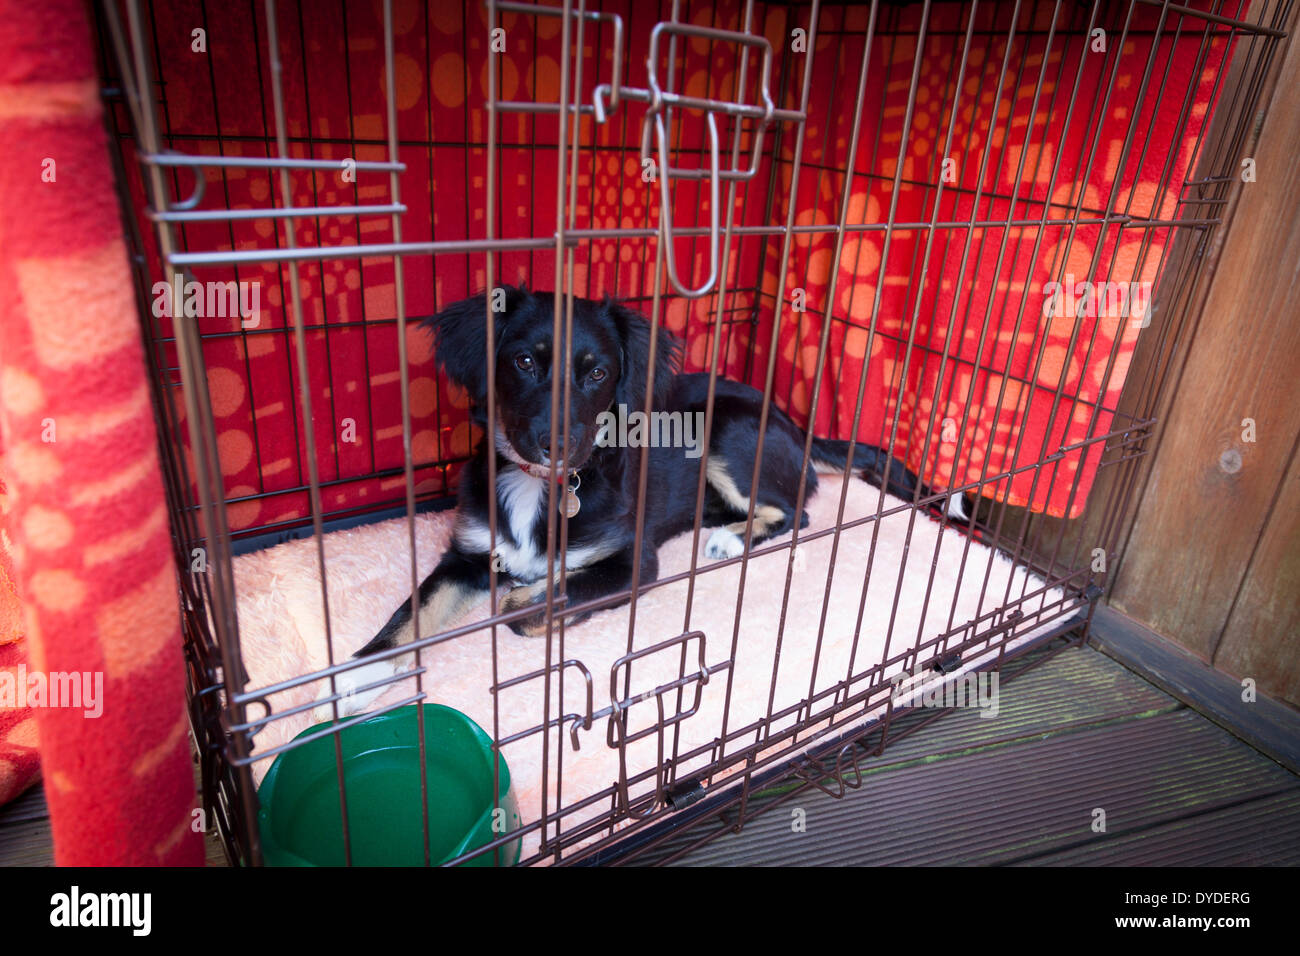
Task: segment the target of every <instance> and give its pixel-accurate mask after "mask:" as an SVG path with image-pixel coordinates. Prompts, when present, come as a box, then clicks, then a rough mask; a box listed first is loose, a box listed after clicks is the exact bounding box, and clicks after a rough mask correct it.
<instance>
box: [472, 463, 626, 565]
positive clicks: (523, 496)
mask: <svg viewBox="0 0 1300 956" xmlns="http://www.w3.org/2000/svg"><path fill="white" fill-rule="evenodd" d="M546 484H547V479H545V478H534V477H533V476H532V475H530V474H528V473H527V472H525V471H521V470H520V469H518V468H507V469H504V470H502V471H499V472H497V491H498V500H499V501H500V503H501V509H500V511H499V512H498V516H499V517H500V518H503V519H505V521H506V522H507V523H508V524H509V525H510V536H511V537H513V538H514V542H513V543H512V542H511V541H509V540H508V539H507V538H506V536H505V535H503V534H501V533H500V532H499V531H498V534H497V540H496V554H497V557H499V558H500V559H501V560H500V563H499V564H498V565H497V570H498V571H504V572H505V573H507V574H509V575H510V576H511V577H513V578H515V579H516V580H518V581H522V582H524V583H525V584H530V583H532V582H533V581H537V580H539V579H541V578H544V577H546V548H545V546H544V543H543V547H542V548H541V549H538V547H537V545H536V538H535V535H534V529H535V528H536V526H537V522H538V521H539V520H545V513H546V501H547V496H546ZM555 493H556V500H557V501H559V500H560V497H561V496H562V495H563V493H564V492H563V489H561V488H558V487H557V488H556V489H555ZM557 531H558V525H557ZM455 536H456V542H457V543H458V544H459V545H460V546H461V547H462V548H463V549H465V550H466V551H468V552H470V553H471V554H484V553H489V552H491V550H492V541H491V535H490V534H489V533H488V526H487V524H486V523H485V522H483V521H480V520H479V519H478V518H475V517H470V516H468V515H465V514H458V515H457V516H456V530H455ZM609 554H610V551H609V549H608V548H602V547H600V546H594V547H593V546H589V547H583V548H569V550H568V552H567V553H566V555H565V562H564V563H565V567H566V568H567V569H568V570H569V571H576V570H578V569H579V568H581V567H583V566H585V565H587V564H590V563H591V562H592V561H596V560H599V559H600V558H603V557H606V556H607V555H609ZM556 567H557V568H558V567H559V561H558V555H557V561H556Z"/></svg>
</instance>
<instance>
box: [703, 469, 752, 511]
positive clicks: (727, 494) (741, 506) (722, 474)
mask: <svg viewBox="0 0 1300 956" xmlns="http://www.w3.org/2000/svg"><path fill="white" fill-rule="evenodd" d="M704 480H705V481H707V482H708V483H709V485H710V486H711V487H712V488H713V490H714V491H716V492H717V493H718V494H720V495H722V500H723V501H725V502H726V503H727V504H729V505H730V506H731V507H733V508H735V509H736V510H737V511H746V512H747V511H749V496H748V495H742V494H741V493H740V489H739V488H737V487H736V482H735V481H733V480H732V477H731V473H730V472H728V471H727V466H726V464H725V463H723V462H722V461H720V460H718V459H717V458H710V459H709V464H708V466H707V467H706V468H705V469H704Z"/></svg>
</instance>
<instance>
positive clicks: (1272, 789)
mask: <svg viewBox="0 0 1300 956" xmlns="http://www.w3.org/2000/svg"><path fill="white" fill-rule="evenodd" d="M861 767H862V771H863V773H862V779H861V786H859V787H858V788H857V789H850V790H847V791H846V793H845V795H844V796H843V797H842V798H840V799H835V798H833V797H831V796H828V795H827V794H824V793H822V792H821V791H819V790H816V789H812V788H808V789H805V790H804V791H803V792H801V793H798V794H796V795H794V796H793V797H791V796H789V795H788V794H781V793H773V794H771V795H770V796H766V797H760V798H758V800H757V801H755V805H756V806H761V805H762V804H763V801H765V800H766V801H771V803H772V809H771V810H770V811H769V812H766V813H763V814H762V815H760V816H758V817H757V818H756V819H753V820H751V821H750V822H749V823H747V824H746V826H745V827H744V828H743V829H742V830H741V831H740V832H739V833H731V832H727V833H725V834H723V835H722V836H720V837H718V838H717V839H715V840H713V841H711V842H709V843H706V844H704V845H703V846H700V847H697V848H695V849H693V850H689V851H687V852H685V853H683V850H685V849H686V848H687V847H689V846H690V845H691V844H693V843H695V842H696V841H698V840H699V838H700V837H701V836H702V835H704V834H705V833H706V832H708V831H709V830H717V829H718V828H719V822H720V821H719V820H718V819H717V818H716V817H714V818H711V819H710V820H709V821H708V822H706V823H704V824H702V825H700V826H696V827H693V828H692V829H690V830H688V831H684V832H682V833H679V834H675V835H673V836H672V837H671V838H670V839H668V840H667V841H665V842H664V843H662V844H660V845H658V846H656V847H654V848H653V849H652V850H650V851H647V852H645V853H643V854H641V855H640V856H638V857H637V858H636V859H635V860H632V861H630V862H632V863H634V864H647V863H664V862H667V863H670V864H675V865H696V866H700V865H717V866H729V865H780V864H789V865H816V864H829V865H857V864H870V865H879V864H907V865H989V864H993V865H998V864H1001V865H1031V866H1041V865H1206V864H1222V865H1256V864H1272V865H1280V864H1289V865H1295V864H1300V778H1298V777H1297V776H1296V775H1295V774H1293V773H1291V772H1290V771H1288V770H1287V769H1285V768H1284V767H1282V766H1280V765H1279V764H1277V763H1275V762H1274V761H1273V760H1271V759H1269V758H1268V757H1265V756H1264V755H1263V754H1261V753H1259V752H1258V751H1257V750H1255V749H1253V748H1252V747H1250V746H1248V745H1247V744H1245V743H1243V742H1242V741H1241V740H1239V739H1238V738H1237V737H1234V736H1233V735H1232V734H1230V733H1228V732H1227V731H1225V730H1223V729H1221V728H1220V727H1219V726H1217V725H1216V724H1213V723H1211V722H1210V721H1209V720H1207V719H1205V718H1204V717H1202V716H1200V715H1199V714H1198V713H1196V712H1195V711H1193V710H1190V709H1189V708H1187V707H1185V706H1184V705H1182V704H1181V703H1179V702H1178V701H1177V700H1175V699H1174V698H1172V697H1170V696H1168V695H1167V694H1165V693H1163V692H1162V691H1160V690H1158V689H1157V688H1155V687H1154V686H1152V685H1151V684H1149V683H1147V682H1146V681H1145V680H1143V679H1142V678H1141V677H1139V676H1137V675H1136V674H1134V673H1133V672H1131V671H1129V670H1127V669H1126V668H1125V667H1123V666H1122V665H1121V664H1119V663H1117V662H1116V661H1114V660H1112V659H1111V658H1109V657H1106V656H1104V655H1103V654H1101V653H1099V652H1097V651H1096V650H1093V649H1091V648H1087V647H1084V648H1069V649H1067V650H1064V651H1062V652H1061V653H1059V654H1057V655H1056V656H1054V657H1052V658H1051V659H1050V660H1048V661H1046V662H1045V663H1043V664H1042V665H1041V666H1038V667H1035V668H1033V669H1031V670H1028V671H1027V672H1025V673H1023V674H1021V675H1020V676H1018V677H1016V678H1015V679H1014V680H1012V681H1008V682H1006V683H1005V684H1004V685H1003V686H1002V688H1001V699H1000V711H999V714H998V716H997V718H996V719H991V720H990V719H984V718H981V717H980V716H979V711H978V710H975V709H966V710H957V711H953V712H951V713H948V714H946V715H944V716H943V717H941V718H940V719H938V720H936V721H934V722H933V723H931V724H929V725H928V726H926V727H924V728H923V729H921V730H919V731H918V732H916V733H914V734H912V735H911V736H908V737H905V738H903V739H901V740H899V741H897V742H896V743H894V744H892V745H891V746H890V747H889V749H888V750H887V751H886V752H885V754H884V755H883V756H882V757H880V758H876V759H874V760H870V761H867V762H865V763H863V764H862V765H861ZM783 796H784V801H783V802H781V803H780V804H779V805H778V804H777V803H776V801H778V800H780V799H782V797H783ZM796 810H797V811H800V814H799V819H800V822H801V823H802V825H803V829H802V830H800V829H799V828H797V827H794V826H792V823H793V821H794V820H795V818H796V815H795V812H794V811H796ZM1099 810H1100V811H1104V813H1105V830H1104V831H1101V830H1099V829H1096V828H1095V827H1094V821H1095V820H1097V819H1098V813H1097V811H1099ZM208 858H209V863H210V864H221V863H224V858H223V857H222V854H221V850H220V847H219V845H218V844H217V843H216V841H215V840H213V839H211V838H209V840H208ZM52 862H53V854H52V847H51V843H50V826H49V819H48V814H47V812H46V809H45V799H44V795H43V793H42V792H41V790H40V788H39V787H38V788H35V789H34V790H32V791H29V792H28V793H27V794H26V795H24V796H23V797H21V798H19V799H18V800H17V801H15V802H13V803H12V804H10V805H9V806H7V807H2V808H0V865H3V866H22V865H27V866H33V865H36V866H39V865H49V864H51V863H52Z"/></svg>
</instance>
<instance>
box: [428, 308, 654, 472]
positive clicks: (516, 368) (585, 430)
mask: <svg viewBox="0 0 1300 956" xmlns="http://www.w3.org/2000/svg"><path fill="white" fill-rule="evenodd" d="M561 303H563V300H561ZM489 305H492V306H494V309H493V313H492V314H493V326H494V330H495V338H496V342H495V349H494V352H493V354H492V356H491V357H490V358H491V361H492V362H493V364H494V368H495V370H496V404H497V419H498V425H499V427H498V428H496V429H495V431H496V432H497V435H496V441H497V448H498V450H499V451H500V452H501V453H502V454H503V455H505V456H506V457H507V458H510V459H513V460H515V461H517V462H520V463H526V464H536V465H545V464H547V463H548V462H549V461H550V446H551V383H552V380H553V378H554V377H555V376H557V375H559V376H561V377H560V380H559V381H560V386H559V387H560V398H559V408H558V413H559V415H558V422H559V424H558V426H557V428H556V448H557V449H558V451H557V458H558V460H559V462H560V465H561V467H562V468H563V469H566V470H572V469H577V468H581V467H582V466H583V465H584V464H585V463H586V462H587V460H588V459H589V458H590V457H591V454H592V449H593V446H594V444H595V441H596V437H597V433H598V431H599V427H598V422H597V416H599V415H600V414H601V413H602V412H605V411H610V410H614V411H617V409H616V406H618V405H620V404H621V405H623V406H625V408H626V410H627V411H628V412H631V411H635V410H637V409H641V408H644V404H645V392H646V383H647V380H648V378H649V374H650V334H651V327H650V323H649V322H648V321H647V320H646V319H645V317H644V316H641V315H639V314H638V313H636V312H634V311H632V310H631V309H628V308H626V307H625V306H622V305H619V304H618V303H616V302H613V301H611V300H610V299H608V298H606V299H605V300H604V301H600V302H595V301H592V300H590V299H579V298H574V300H573V332H572V336H571V337H570V338H569V339H568V341H567V342H566V341H564V338H565V317H564V315H563V313H562V314H561V315H560V322H559V326H560V333H559V341H558V342H557V340H556V335H555V295H554V293H551V292H530V291H529V290H528V289H522V288H521V289H516V288H512V287H509V286H507V287H506V288H504V289H503V290H501V292H500V293H498V294H497V296H496V298H495V300H493V298H492V297H491V296H487V295H479V296H475V297H474V298H472V299H466V300H465V301H463V302H457V303H455V304H454V305H451V306H448V307H447V308H446V309H445V310H443V311H442V312H440V313H439V314H438V315H436V316H433V317H432V318H431V319H428V320H426V321H425V323H424V324H425V325H426V326H427V327H429V328H430V329H432V330H433V332H434V335H435V337H436V338H435V348H436V350H437V361H438V365H439V367H440V368H441V369H442V371H443V373H444V374H445V375H446V376H447V377H448V378H450V379H451V380H452V381H453V382H456V383H457V384H459V385H461V386H462V387H463V388H464V389H465V390H466V391H467V392H468V393H469V397H470V402H471V403H472V408H473V414H474V417H475V420H476V421H478V422H479V424H481V425H483V426H484V427H485V428H486V427H487V382H488V375H487V362H488V360H489V356H488V352H487V310H488V307H489ZM679 358H680V344H679V343H678V341H677V339H676V338H675V337H674V336H673V335H672V334H671V333H669V332H668V331H667V330H666V329H664V328H662V327H661V328H660V329H659V332H658V338H657V341H656V347H655V375H654V390H655V407H661V406H662V404H663V402H664V401H665V400H666V397H667V394H668V390H669V388H670V387H671V384H672V378H673V376H674V375H675V374H676V371H677V365H678V361H679ZM565 381H567V382H568V383H569V445H568V446H567V448H568V449H570V450H568V451H566V446H565V445H564V444H563V443H564V429H563V424H564V421H563V415H564V383H565Z"/></svg>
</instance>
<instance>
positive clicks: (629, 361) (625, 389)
mask: <svg viewBox="0 0 1300 956" xmlns="http://www.w3.org/2000/svg"><path fill="white" fill-rule="evenodd" d="M605 309H606V311H607V312H608V313H609V315H610V317H611V318H613V320H614V325H615V326H616V327H617V329H618V334H619V336H620V338H621V339H622V346H623V355H622V359H623V373H622V375H621V376H620V377H619V380H618V392H617V398H618V401H619V402H620V403H622V404H623V405H625V406H626V407H627V408H629V409H638V408H644V407H645V390H646V380H647V379H648V378H649V376H650V333H651V331H652V329H651V326H650V322H649V320H648V319H646V317H645V316H643V315H641V314H640V313H639V312H634V311H633V310H631V309H629V308H627V307H626V306H624V305H619V304H618V303H617V302H612V301H610V300H609V299H608V298H606V300H605ZM681 357H682V345H681V342H680V341H678V339H677V336H675V335H673V334H672V333H671V332H669V331H668V330H667V329H666V328H664V327H663V326H662V325H661V326H659V330H658V332H657V333H656V336H655V366H654V367H655V378H654V391H655V395H654V404H655V406H656V407H662V406H663V405H664V403H665V402H666V401H667V400H668V394H669V392H670V391H671V390H672V382H673V377H674V376H675V375H676V374H677V370H678V369H679V368H680V367H681Z"/></svg>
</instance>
